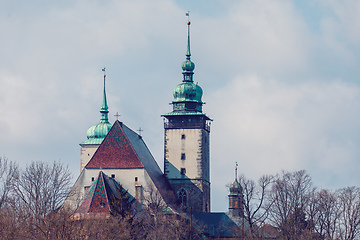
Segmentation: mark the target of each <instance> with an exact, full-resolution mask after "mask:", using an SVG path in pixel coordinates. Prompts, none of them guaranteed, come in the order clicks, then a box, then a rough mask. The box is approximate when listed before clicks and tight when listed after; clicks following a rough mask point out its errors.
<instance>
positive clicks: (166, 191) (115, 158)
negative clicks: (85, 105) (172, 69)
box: [63, 21, 243, 232]
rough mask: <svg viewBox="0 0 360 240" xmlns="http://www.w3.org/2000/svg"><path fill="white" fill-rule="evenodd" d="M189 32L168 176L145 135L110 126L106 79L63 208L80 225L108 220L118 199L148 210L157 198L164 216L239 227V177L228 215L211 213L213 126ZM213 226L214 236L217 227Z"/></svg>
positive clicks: (167, 127)
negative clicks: (187, 216) (94, 219)
mask: <svg viewBox="0 0 360 240" xmlns="http://www.w3.org/2000/svg"><path fill="white" fill-rule="evenodd" d="M187 31H188V39H187V50H186V59H185V61H184V62H183V63H182V70H183V72H182V75H183V79H182V82H181V83H180V84H178V85H177V86H176V87H175V89H174V91H173V96H174V99H173V101H172V103H171V104H172V107H173V109H172V111H171V112H169V113H166V114H163V115H162V117H163V118H164V172H162V171H161V169H160V167H159V166H158V163H157V161H156V160H155V159H154V157H153V156H152V154H151V152H150V151H149V149H148V147H147V146H146V144H145V142H144V139H143V138H142V136H141V135H139V134H137V133H136V132H134V131H133V130H132V129H130V128H129V127H128V126H126V124H125V123H123V122H120V121H119V120H116V121H115V123H114V124H110V123H109V120H108V113H109V111H108V105H107V99H106V89H105V80H106V75H105V74H104V89H103V99H102V105H101V108H100V115H101V117H100V121H99V123H97V124H96V125H94V126H91V127H90V128H89V129H88V130H87V140H86V141H84V142H82V143H81V144H80V146H81V156H80V167H81V168H80V171H81V173H80V175H79V177H78V179H77V180H76V182H75V184H74V186H73V188H72V190H71V192H70V194H69V196H68V197H67V199H66V200H65V202H64V204H63V206H65V207H67V208H69V209H71V210H73V211H74V212H75V215H74V218H75V219H81V218H83V217H96V216H99V215H104V216H105V217H106V216H109V213H110V212H111V211H112V209H113V208H114V207H116V206H115V205H116V199H119V198H122V199H125V203H124V204H126V205H127V206H130V207H134V206H136V207H137V208H145V207H146V204H147V203H146V202H147V201H146V199H148V198H149V196H151V195H153V194H155V195H156V196H157V197H158V198H160V199H161V201H163V202H164V204H165V205H166V208H165V209H164V211H166V212H168V213H175V214H176V213H179V212H188V213H191V214H194V215H193V216H194V217H196V218H197V219H199V221H203V222H204V224H207V225H209V224H213V225H214V224H219V225H221V224H223V223H226V224H227V225H234V226H236V225H237V223H236V221H235V220H236V219H238V218H239V217H243V209H242V188H241V185H240V184H239V182H238V181H237V177H236V176H235V181H234V183H233V184H232V185H231V187H230V195H229V213H211V212H210V210H211V201H210V147H209V142H210V124H211V121H212V120H211V119H210V118H209V117H208V116H207V115H206V114H205V113H204V112H203V111H202V106H203V104H204V103H203V102H202V95H203V91H202V88H201V87H200V86H199V85H198V84H197V83H196V84H195V83H194V79H193V75H194V69H195V64H194V63H193V62H192V61H191V53H190V22H189V21H188V22H187ZM103 71H104V72H105V69H103ZM232 219H235V220H232ZM209 221H210V222H209ZM211 226H212V225H211ZM211 226H209V229H212V230H211V231H212V232H215V231H214V228H215V227H216V226H212V228H210V227H211ZM209 231H210V230H209Z"/></svg>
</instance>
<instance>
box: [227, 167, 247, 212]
mask: <svg viewBox="0 0 360 240" xmlns="http://www.w3.org/2000/svg"><path fill="white" fill-rule="evenodd" d="M237 166H238V164H237V162H236V166H235V181H234V182H233V184H231V185H230V187H229V190H230V194H229V215H230V216H232V217H243V216H244V209H243V189H242V187H241V185H240V183H239V182H238V180H237Z"/></svg>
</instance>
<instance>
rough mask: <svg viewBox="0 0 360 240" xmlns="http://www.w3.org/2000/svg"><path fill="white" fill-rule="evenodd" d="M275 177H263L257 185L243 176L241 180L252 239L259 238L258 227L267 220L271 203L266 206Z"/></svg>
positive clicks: (245, 213) (246, 217)
mask: <svg viewBox="0 0 360 240" xmlns="http://www.w3.org/2000/svg"><path fill="white" fill-rule="evenodd" d="M272 179H273V177H272V176H270V175H265V176H262V177H261V178H260V179H259V180H258V182H257V183H255V181H253V180H250V179H247V178H246V177H245V176H244V175H241V176H240V178H239V180H240V184H241V186H242V188H243V207H244V218H245V220H246V222H247V225H248V226H249V230H250V233H248V234H250V235H251V236H252V237H256V236H259V233H258V229H259V228H258V226H260V225H261V224H262V223H263V222H264V221H265V220H266V218H267V215H268V210H269V208H270V207H271V203H270V204H269V203H268V204H266V205H265V201H266V200H267V198H268V197H267V195H268V193H269V191H268V190H269V188H270V185H271V183H272Z"/></svg>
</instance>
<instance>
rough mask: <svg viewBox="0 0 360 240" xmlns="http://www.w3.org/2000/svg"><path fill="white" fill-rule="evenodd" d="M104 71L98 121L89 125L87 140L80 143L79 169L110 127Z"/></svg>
mask: <svg viewBox="0 0 360 240" xmlns="http://www.w3.org/2000/svg"><path fill="white" fill-rule="evenodd" d="M102 71H103V72H104V92H103V100H102V105H101V108H100V114H101V117H100V122H99V123H98V124H96V125H94V126H91V127H90V128H89V129H88V130H87V132H86V137H87V140H86V141H84V142H83V143H80V146H81V154H80V171H82V170H83V168H84V167H85V166H86V164H87V163H88V162H89V161H90V159H91V158H92V156H93V155H94V153H95V151H96V149H97V148H98V147H99V146H100V144H101V142H102V141H103V140H104V138H105V136H106V135H107V134H108V132H109V131H110V128H111V126H112V125H111V124H110V123H109V118H108V113H109V111H108V109H109V108H108V105H107V100H106V91H105V79H106V74H105V68H103V69H102Z"/></svg>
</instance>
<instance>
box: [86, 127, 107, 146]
mask: <svg viewBox="0 0 360 240" xmlns="http://www.w3.org/2000/svg"><path fill="white" fill-rule="evenodd" d="M110 128H111V124H110V123H109V122H99V123H98V124H96V125H94V126H91V127H90V128H89V129H88V130H87V132H86V137H87V140H86V141H85V142H84V144H100V143H101V142H102V141H103V140H104V138H105V136H106V135H107V134H108V132H109V131H110Z"/></svg>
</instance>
